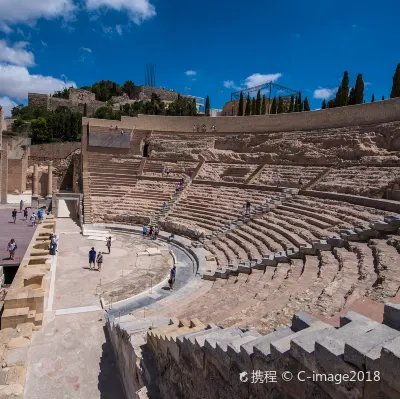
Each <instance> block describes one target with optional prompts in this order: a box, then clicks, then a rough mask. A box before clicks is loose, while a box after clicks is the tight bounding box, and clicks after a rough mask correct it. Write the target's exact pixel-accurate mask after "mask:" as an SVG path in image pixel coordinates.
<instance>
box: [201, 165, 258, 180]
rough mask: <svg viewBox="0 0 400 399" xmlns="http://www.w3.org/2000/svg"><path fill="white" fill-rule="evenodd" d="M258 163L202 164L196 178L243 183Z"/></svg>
mask: <svg viewBox="0 0 400 399" xmlns="http://www.w3.org/2000/svg"><path fill="white" fill-rule="evenodd" d="M257 166H258V165H251V164H245V163H243V164H228V163H212V162H207V163H206V164H204V166H203V168H202V170H201V172H200V173H199V175H198V177H197V179H199V180H210V181H226V182H238V183H244V182H245V181H246V179H247V178H248V177H249V176H250V175H251V174H252V173H253V172H254V171H255V170H256V168H257Z"/></svg>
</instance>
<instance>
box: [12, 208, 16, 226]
mask: <svg viewBox="0 0 400 399" xmlns="http://www.w3.org/2000/svg"><path fill="white" fill-rule="evenodd" d="M11 216H12V218H13V221H14V224H15V221H16V220H17V210H16V209H14V210H13V211H12V212H11Z"/></svg>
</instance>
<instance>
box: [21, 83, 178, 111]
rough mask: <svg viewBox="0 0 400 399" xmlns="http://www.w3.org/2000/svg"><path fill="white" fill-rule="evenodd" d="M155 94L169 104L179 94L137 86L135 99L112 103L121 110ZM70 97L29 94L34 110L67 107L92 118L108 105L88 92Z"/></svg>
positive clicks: (74, 91) (76, 92)
mask: <svg viewBox="0 0 400 399" xmlns="http://www.w3.org/2000/svg"><path fill="white" fill-rule="evenodd" d="M153 93H155V94H157V95H158V96H159V97H160V100H161V101H164V102H165V103H167V104H168V103H170V102H172V101H175V100H176V99H177V98H178V94H179V93H178V92H176V91H172V90H164V89H161V88H155V87H150V86H136V87H135V93H134V98H132V99H130V98H129V97H128V96H127V95H126V94H125V95H123V96H118V97H112V98H111V100H110V103H111V104H113V106H114V108H115V109H116V110H119V107H120V105H124V104H127V103H131V102H135V101H141V100H150V99H151V96H152V94H153ZM68 95H69V98H68V99H64V98H57V97H52V96H50V95H48V94H38V93H28V106H30V107H32V108H45V109H48V110H55V109H57V108H58V107H67V108H70V109H71V110H74V111H79V112H81V113H82V114H83V115H84V114H86V116H89V117H90V116H92V115H93V114H94V113H95V112H96V110H97V109H98V108H100V107H104V106H106V105H107V103H106V102H103V101H97V100H96V98H95V94H94V93H92V92H90V91H87V90H82V89H75V88H71V89H69V91H68Z"/></svg>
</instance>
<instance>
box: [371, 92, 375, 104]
mask: <svg viewBox="0 0 400 399" xmlns="http://www.w3.org/2000/svg"><path fill="white" fill-rule="evenodd" d="M374 102H375V94H374V93H372V97H371V103H374Z"/></svg>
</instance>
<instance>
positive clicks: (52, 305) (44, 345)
mask: <svg viewBox="0 0 400 399" xmlns="http://www.w3.org/2000/svg"><path fill="white" fill-rule="evenodd" d="M57 233H58V234H59V252H58V255H57V256H56V257H55V258H54V259H53V264H52V272H53V273H54V272H55V278H52V280H51V281H50V282H49V284H50V289H49V298H48V301H47V311H46V312H45V321H44V325H43V327H42V329H41V330H40V331H39V332H36V333H35V334H34V336H33V339H32V345H31V347H30V349H29V353H28V372H27V381H26V389H25V398H26V399H36V398H37V399H39V398H40V399H54V398H60V399H61V398H85V399H92V398H93V399H95V398H102V399H108V398H110V399H111V398H112V399H118V398H123V393H122V389H121V384H120V380H119V376H118V372H117V368H116V366H115V360H114V358H113V354H112V351H111V348H110V346H109V343H108V341H107V339H106V333H105V323H106V319H105V313H104V311H103V310H102V309H101V306H100V294H103V295H105V294H107V293H108V295H109V296H110V294H109V293H111V292H114V293H115V297H116V298H120V299H121V298H122V299H126V298H128V297H129V296H134V295H135V294H137V292H138V290H139V288H140V287H139V286H138V284H135V278H134V277H135V276H137V279H136V280H137V281H139V282H140V283H141V284H142V285H143V287H141V289H140V291H143V290H145V289H146V288H147V283H146V281H144V280H141V277H140V276H143V275H146V274H148V273H151V275H152V276H153V278H154V283H155V284H156V283H157V282H158V283H160V282H161V281H164V280H165V279H166V277H167V273H168V271H169V269H170V267H171V265H172V257H171V255H170V254H169V251H168V249H166V248H165V247H162V248H161V252H162V255H156V256H137V253H138V252H143V251H145V249H146V248H148V247H155V244H154V243H153V242H150V241H148V240H143V239H142V238H141V237H140V236H135V235H134V236H126V235H125V236H123V235H115V236H114V237H115V239H114V241H113V244H112V248H111V254H110V255H108V254H104V264H103V268H102V271H101V272H98V271H93V270H89V268H88V251H89V250H90V248H91V247H95V249H96V250H98V251H104V252H108V251H107V248H106V245H105V242H104V241H98V240H89V239H88V238H86V237H83V236H82V235H81V234H80V229H79V227H78V226H77V225H76V224H75V223H74V222H73V221H72V220H71V219H57ZM152 268H153V269H154V270H153V269H152ZM130 274H132V276H131V277H128V276H129V275H130ZM124 280H125V281H126V284H124ZM100 284H101V285H100ZM149 284H150V283H149ZM161 285H163V284H161ZM130 290H131V291H130Z"/></svg>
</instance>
